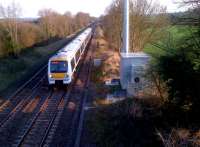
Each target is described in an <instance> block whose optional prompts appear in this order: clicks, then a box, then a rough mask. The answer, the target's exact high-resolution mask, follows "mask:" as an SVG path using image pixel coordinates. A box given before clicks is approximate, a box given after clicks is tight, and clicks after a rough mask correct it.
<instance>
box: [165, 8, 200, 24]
mask: <svg viewBox="0 0 200 147" xmlns="http://www.w3.org/2000/svg"><path fill="white" fill-rule="evenodd" d="M199 14H200V11H199V9H191V10H188V11H185V12H177V13H168V14H167V15H168V17H169V19H170V21H171V23H172V24H173V25H194V26H197V25H199V20H200V15H199Z"/></svg>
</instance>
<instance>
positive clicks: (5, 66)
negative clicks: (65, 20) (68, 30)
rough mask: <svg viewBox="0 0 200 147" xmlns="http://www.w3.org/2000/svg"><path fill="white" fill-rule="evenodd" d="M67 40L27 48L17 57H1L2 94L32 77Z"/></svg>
mask: <svg viewBox="0 0 200 147" xmlns="http://www.w3.org/2000/svg"><path fill="white" fill-rule="evenodd" d="M66 41H67V39H62V40H59V41H55V42H52V43H50V44H49V45H46V46H41V47H34V48H29V49H26V50H25V51H23V52H22V53H21V54H20V55H19V57H17V58H16V57H15V58H14V57H5V58H0V81H1V82H0V95H1V96H2V95H5V93H7V92H8V90H9V91H12V89H15V88H16V87H17V86H19V85H21V83H23V82H24V81H26V80H27V79H28V78H30V76H31V75H33V74H34V73H35V72H36V71H37V70H38V69H39V68H40V67H41V66H43V65H44V64H46V63H47V61H48V58H49V57H50V56H51V55H52V54H53V53H55V52H56V51H57V50H58V49H60V48H61V47H62V46H63V45H64V44H66ZM9 93H10V92H9Z"/></svg>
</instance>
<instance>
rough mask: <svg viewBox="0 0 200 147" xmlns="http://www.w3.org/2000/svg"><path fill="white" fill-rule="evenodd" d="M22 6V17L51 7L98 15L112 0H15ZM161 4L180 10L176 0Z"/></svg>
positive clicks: (3, 1) (8, 0)
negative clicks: (175, 2)
mask: <svg viewBox="0 0 200 147" xmlns="http://www.w3.org/2000/svg"><path fill="white" fill-rule="evenodd" d="M14 1H15V3H17V4H19V5H20V6H21V8H22V17H31V18H32V17H38V11H39V10H41V9H45V8H51V9H53V10H55V11H57V12H59V13H61V14H63V13H65V12H66V11H70V12H71V13H72V14H76V13H77V12H79V11H82V12H86V13H89V14H90V15H91V16H95V17H98V16H100V15H101V14H103V13H104V12H105V9H106V7H108V6H109V5H110V4H111V3H112V0H14ZM157 1H160V4H161V5H164V6H167V11H168V12H176V11H178V9H177V5H175V4H174V3H173V2H174V1H175V0H157ZM11 2H13V0H0V4H2V5H3V6H7V5H8V4H10V3H11Z"/></svg>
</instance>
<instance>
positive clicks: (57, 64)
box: [50, 61, 68, 73]
mask: <svg viewBox="0 0 200 147" xmlns="http://www.w3.org/2000/svg"><path fill="white" fill-rule="evenodd" d="M50 71H51V73H65V72H67V71H68V64H67V62H66V61H51V65H50Z"/></svg>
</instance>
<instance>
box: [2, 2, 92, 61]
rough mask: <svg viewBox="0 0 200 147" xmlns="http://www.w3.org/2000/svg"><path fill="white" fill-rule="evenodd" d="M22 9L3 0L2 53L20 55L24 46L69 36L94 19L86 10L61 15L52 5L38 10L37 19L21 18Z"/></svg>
mask: <svg viewBox="0 0 200 147" xmlns="http://www.w3.org/2000/svg"><path fill="white" fill-rule="evenodd" d="M20 11H21V9H20V7H19V6H17V5H16V4H15V3H12V4H11V5H10V6H8V7H4V6H2V5H1V4H0V18H1V19H0V57H3V56H8V55H14V56H18V55H19V53H20V52H21V51H22V49H23V48H27V47H30V46H33V45H34V44H36V43H38V42H42V41H45V40H48V39H50V38H63V37H66V36H68V35H69V34H71V33H73V32H75V31H77V30H79V29H81V28H83V27H84V26H86V25H88V23H89V22H91V21H92V20H93V19H94V18H92V17H90V15H89V14H87V13H82V12H79V13H77V14H76V15H75V16H72V15H71V13H70V12H66V13H65V14H63V15H61V14H59V13H57V12H55V11H53V10H51V9H44V10H41V11H39V13H38V14H39V16H40V17H39V18H38V19H34V20H30V19H19V18H20Z"/></svg>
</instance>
